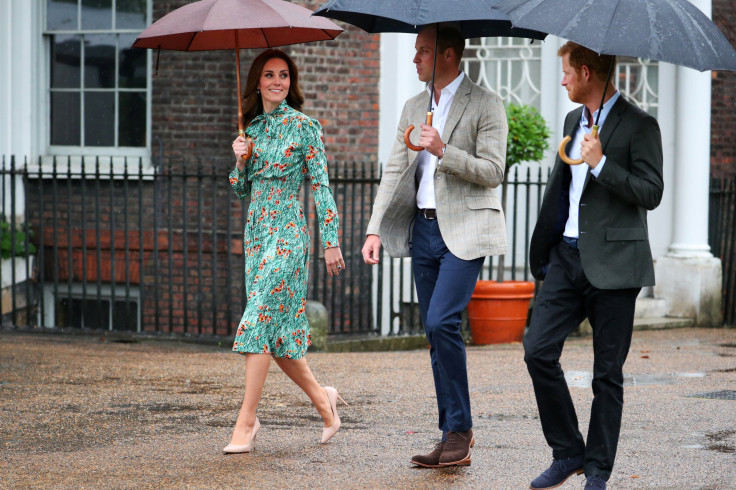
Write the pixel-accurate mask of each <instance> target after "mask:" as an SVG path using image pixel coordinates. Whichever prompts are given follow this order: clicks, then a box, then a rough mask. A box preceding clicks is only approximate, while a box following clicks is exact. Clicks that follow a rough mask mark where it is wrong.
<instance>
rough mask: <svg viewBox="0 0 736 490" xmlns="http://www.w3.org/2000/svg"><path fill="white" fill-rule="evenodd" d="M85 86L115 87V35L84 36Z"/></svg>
mask: <svg viewBox="0 0 736 490" xmlns="http://www.w3.org/2000/svg"><path fill="white" fill-rule="evenodd" d="M84 88H115V35H114V34H95V35H88V36H84Z"/></svg>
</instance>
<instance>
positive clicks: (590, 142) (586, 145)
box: [580, 134, 603, 168]
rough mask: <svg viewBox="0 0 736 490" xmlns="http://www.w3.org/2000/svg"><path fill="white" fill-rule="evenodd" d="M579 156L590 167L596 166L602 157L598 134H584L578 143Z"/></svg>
mask: <svg viewBox="0 0 736 490" xmlns="http://www.w3.org/2000/svg"><path fill="white" fill-rule="evenodd" d="M580 156H582V157H583V160H584V161H585V163H587V164H588V166H589V167H590V168H596V167H597V166H598V164H599V163H600V162H601V158H603V149H602V148H601V140H600V138H599V137H598V135H595V137H593V135H590V134H586V135H585V137H584V138H583V142H582V143H581V144H580Z"/></svg>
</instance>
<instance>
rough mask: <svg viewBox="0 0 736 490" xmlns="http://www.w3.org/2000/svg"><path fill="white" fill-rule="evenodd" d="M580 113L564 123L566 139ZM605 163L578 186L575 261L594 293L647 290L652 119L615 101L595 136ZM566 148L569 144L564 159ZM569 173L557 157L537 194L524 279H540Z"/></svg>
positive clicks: (658, 163) (657, 179) (658, 149)
mask: <svg viewBox="0 0 736 490" xmlns="http://www.w3.org/2000/svg"><path fill="white" fill-rule="evenodd" d="M582 112H583V107H582V106H581V107H579V108H578V109H576V110H574V111H572V112H570V113H569V114H568V115H567V117H566V118H565V127H564V131H565V134H566V135H571V136H572V135H573V134H574V131H575V130H576V129H577V127H578V124H579V122H580V116H581V115H582ZM600 139H601V145H602V147H603V154H604V155H605V156H606V163H605V165H604V167H603V170H601V173H600V175H599V176H598V177H597V178H596V177H594V176H593V175H592V174H591V173H590V171H589V172H588V175H587V177H586V179H585V184H584V187H583V194H582V196H581V198H580V210H579V231H580V236H579V242H578V246H579V248H580V260H581V262H582V266H583V271H584V272H585V276H586V277H587V279H588V281H589V282H590V283H591V284H592V285H593V286H595V287H596V288H598V289H625V288H638V287H643V286H652V285H654V265H653V263H652V252H651V248H650V246H649V232H648V227H647V211H649V210H652V209H654V208H656V207H657V206H658V205H659V203H660V201H661V200H662V192H663V190H664V182H663V180H662V137H661V135H660V132H659V124H657V120H656V119H655V118H654V117H652V116H651V115H649V114H647V113H646V112H644V111H642V110H641V109H639V108H638V107H636V106H635V105H634V104H632V103H631V102H629V101H627V100H625V99H624V97H623V96H620V97H619V99H618V100H617V101H616V103H615V104H614V106H613V107H612V108H611V112H610V113H609V114H608V116H607V118H606V120H605V123H604V124H603V126H602V128H601V132H600ZM569 147H570V143H568V149H567V151H568V154H569V151H570V149H569ZM571 179H572V174H571V172H570V168H569V166H568V165H567V164H565V163H564V162H562V160H561V159H560V157H559V155H558V156H557V159H556V161H555V166H554V168H553V169H552V173H551V174H550V178H549V181H548V183H547V188H546V190H545V192H544V198H543V201H542V207H541V209H540V212H539V217H538V218H537V224H536V226H535V227H534V233H533V234H532V240H531V244H530V248H529V263H530V267H531V272H532V274H533V275H534V277H535V278H537V279H540V280H542V279H544V276H545V274H546V272H547V264H548V263H549V254H550V251H551V250H552V248H553V247H554V246H556V245H557V244H558V243H559V242H560V241H561V240H562V232H563V231H564V229H565V222H566V221H567V217H568V213H569V197H568V194H569V186H570V180H571Z"/></svg>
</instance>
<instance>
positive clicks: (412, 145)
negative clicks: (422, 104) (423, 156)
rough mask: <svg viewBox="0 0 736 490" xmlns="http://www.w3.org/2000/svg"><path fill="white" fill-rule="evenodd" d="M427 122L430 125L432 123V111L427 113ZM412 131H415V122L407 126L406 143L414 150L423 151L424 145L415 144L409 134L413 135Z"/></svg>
mask: <svg viewBox="0 0 736 490" xmlns="http://www.w3.org/2000/svg"><path fill="white" fill-rule="evenodd" d="M427 124H428V125H430V126H431V125H432V113H431V112H428V113H427ZM412 131H414V125H413V124H411V125H409V127H408V128H406V131H404V143H406V146H408V147H409V149H410V150H414V151H422V150H424V147H423V146H418V145H415V144H413V143H412V142H411V140H410V139H409V136H410V135H411V132H412Z"/></svg>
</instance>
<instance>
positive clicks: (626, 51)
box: [496, 0, 736, 165]
mask: <svg viewBox="0 0 736 490" xmlns="http://www.w3.org/2000/svg"><path fill="white" fill-rule="evenodd" d="M496 8H497V9H499V10H502V11H503V12H505V13H506V14H508V16H509V18H510V19H511V22H512V23H513V25H514V26H516V27H521V28H526V29H537V30H540V31H543V32H546V33H547V34H554V35H555V36H559V37H563V38H565V39H569V40H570V41H573V42H575V43H578V44H580V45H582V46H585V47H586V48H589V49H592V50H593V51H595V52H597V53H600V54H607V55H615V56H631V57H634V58H645V59H649V60H655V61H664V62H667V63H673V64H675V65H681V66H686V67H689V68H694V69H696V70H700V71H705V70H730V71H736V50H734V48H733V46H731V44H730V43H729V42H728V40H727V39H726V36H724V35H723V33H722V32H721V31H719V30H718V28H717V27H716V26H715V24H713V22H712V21H711V20H710V19H709V18H708V17H707V16H706V15H705V14H704V13H703V12H701V11H700V10H698V9H697V8H696V7H695V6H694V5H693V4H691V3H690V2H688V1H687V0H606V1H600V0H500V1H499V2H497V5H496ZM612 72H613V62H612V63H611V70H610V71H609V73H608V80H609V81H607V82H606V87H607V86H608V83H609V82H610V79H611V74H612ZM603 97H604V99H603V100H605V91H604V94H603ZM603 100H601V107H602V106H603ZM600 112H601V111H598V117H600ZM597 128H598V121H597V120H596V125H595V127H594V131H595V132H597ZM568 138H569V136H567V137H566V139H565V140H563V141H562V143H560V149H559V154H560V158H562V160H563V161H565V162H566V163H568V164H571V165H576V164H580V163H582V161H583V160H582V158H581V159H578V160H572V159H570V158H569V157H567V155H565V152H564V147H565V145H566V144H567V139H568Z"/></svg>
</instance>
